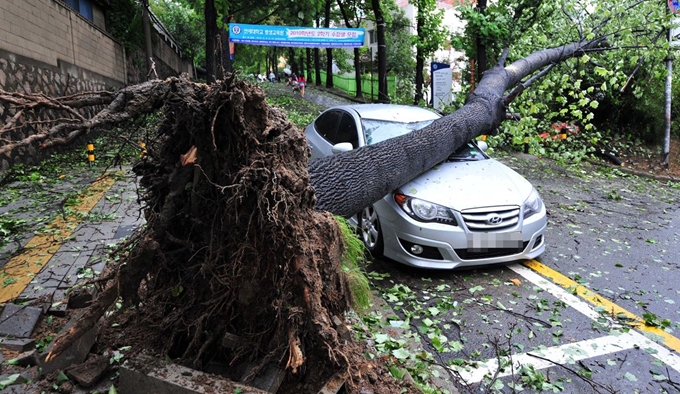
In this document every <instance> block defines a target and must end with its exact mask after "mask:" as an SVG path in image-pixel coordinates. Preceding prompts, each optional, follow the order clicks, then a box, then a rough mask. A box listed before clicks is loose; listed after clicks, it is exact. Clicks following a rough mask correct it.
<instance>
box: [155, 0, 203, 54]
mask: <svg viewBox="0 0 680 394" xmlns="http://www.w3.org/2000/svg"><path fill="white" fill-rule="evenodd" d="M149 6H150V7H151V10H152V11H153V13H154V14H155V15H156V16H157V17H158V19H160V20H161V22H163V25H164V26H165V27H166V28H167V29H168V30H169V31H170V34H171V35H172V37H173V38H174V39H175V40H176V41H177V43H178V44H179V46H180V48H182V53H183V55H184V56H186V57H188V58H189V59H194V60H197V61H198V60H203V59H205V21H204V18H203V15H202V14H200V13H199V12H197V11H196V10H195V9H194V8H192V7H191V5H190V4H188V3H187V2H186V1H178V0H172V1H171V0H151V1H150V2H149Z"/></svg>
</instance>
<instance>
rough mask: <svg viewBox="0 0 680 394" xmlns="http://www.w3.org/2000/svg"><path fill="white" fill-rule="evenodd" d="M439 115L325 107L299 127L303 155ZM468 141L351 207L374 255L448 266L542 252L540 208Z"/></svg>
mask: <svg viewBox="0 0 680 394" xmlns="http://www.w3.org/2000/svg"><path fill="white" fill-rule="evenodd" d="M439 117H440V115H438V114H437V113H435V112H433V111H431V110H429V109H426V108H421V107H414V106H406V105H393V104H354V105H343V106H337V107H333V108H330V109H328V110H326V111H324V112H322V113H321V114H320V115H319V117H318V118H316V120H315V121H314V122H313V123H312V124H310V125H309V126H307V128H306V129H305V135H306V137H307V141H308V142H309V145H310V148H311V152H312V153H311V160H314V159H316V158H319V157H324V156H329V155H335V154H341V153H342V152H346V151H348V150H352V149H359V148H361V147H362V146H364V145H370V144H376V143H378V142H380V141H384V140H386V139H389V138H394V137H398V136H400V135H403V134H405V133H410V132H411V131H413V130H418V129H420V128H423V127H425V126H427V125H429V124H430V123H432V122H433V121H434V120H436V119H438V118H439ZM486 150H487V145H486V142H484V141H470V142H468V143H467V144H465V145H463V146H461V147H460V148H459V149H457V150H456V151H455V152H453V153H452V154H451V155H450V156H449V157H448V159H447V160H445V161H444V162H441V163H439V164H438V165H436V166H435V167H434V168H432V169H430V170H429V171H426V172H425V173H423V174H421V175H419V176H418V177H416V178H415V179H413V180H411V181H410V182H408V183H407V184H405V185H402V186H401V187H399V188H398V189H397V190H394V191H393V192H392V193H389V194H388V195H386V196H385V197H383V198H382V199H381V200H379V201H376V202H375V203H373V204H372V205H370V206H367V207H366V208H364V209H363V210H362V211H361V212H358V213H357V215H355V216H354V217H353V218H352V219H351V220H350V223H352V224H354V225H355V226H356V228H357V229H358V231H359V233H360V236H361V239H362V240H363V242H364V244H365V245H366V247H367V249H368V250H369V252H371V254H372V255H373V256H374V257H377V256H384V257H387V258H389V259H391V260H394V261H397V262H399V263H402V264H406V265H409V266H414V267H421V268H436V269H452V268H459V267H469V266H479V265H487V264H498V263H508V262H512V261H516V260H524V259H533V258H536V257H538V256H539V255H541V254H542V253H543V252H544V251H545V243H544V239H543V234H544V232H545V230H546V226H547V217H546V210H545V206H544V204H543V201H542V200H541V197H540V196H539V194H538V192H537V191H536V189H535V188H534V187H533V186H532V185H531V184H530V183H529V182H528V181H527V180H526V179H524V178H523V177H522V176H521V175H519V174H518V173H517V172H515V171H513V170H512V169H510V168H509V167H507V166H505V165H504V164H502V163H500V162H498V161H496V160H494V159H492V158H490V157H489V156H488V155H487V154H486Z"/></svg>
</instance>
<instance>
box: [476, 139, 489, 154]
mask: <svg viewBox="0 0 680 394" xmlns="http://www.w3.org/2000/svg"><path fill="white" fill-rule="evenodd" d="M476 142H477V146H478V147H479V150H481V151H482V152H486V150H487V149H489V144H487V143H486V141H482V140H479V141H476Z"/></svg>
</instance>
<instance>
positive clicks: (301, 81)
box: [298, 74, 307, 97]
mask: <svg viewBox="0 0 680 394" xmlns="http://www.w3.org/2000/svg"><path fill="white" fill-rule="evenodd" d="M306 84H307V80H306V79H305V75H304V74H302V75H300V77H299V78H298V86H300V96H302V97H305V85H306Z"/></svg>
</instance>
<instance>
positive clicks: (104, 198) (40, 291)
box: [0, 169, 144, 315]
mask: <svg viewBox="0 0 680 394" xmlns="http://www.w3.org/2000/svg"><path fill="white" fill-rule="evenodd" d="M99 175H100V173H98V172H95V171H94V170H89V171H88V170H86V169H80V170H78V173H77V174H76V175H71V176H69V177H68V178H67V179H65V180H63V181H59V182H57V183H51V182H45V184H44V185H40V184H39V183H37V182H35V181H33V182H30V181H29V182H26V181H23V182H14V183H12V184H9V185H7V186H6V188H3V190H2V191H0V201H4V202H7V201H10V202H9V203H7V204H5V205H4V206H1V207H0V215H4V216H6V217H13V218H19V219H23V220H26V222H27V223H28V226H27V227H28V230H27V234H25V235H23V236H19V237H17V238H16V239H12V240H5V241H9V242H8V243H7V244H6V245H5V246H4V247H2V248H0V267H2V268H0V282H2V284H1V285H0V302H2V303H15V304H31V303H35V302H37V303H38V304H39V305H41V306H42V307H43V309H44V310H45V311H46V312H47V313H48V314H49V313H53V314H57V315H59V314H62V313H63V312H64V311H65V308H66V296H67V292H68V290H69V289H71V288H72V287H73V286H74V285H75V284H76V283H78V281H79V280H83V279H87V278H92V277H94V276H96V275H98V274H99V273H101V272H102V270H103V269H104V267H105V266H106V262H107V251H108V250H110V249H112V248H113V247H114V246H115V245H117V244H118V243H119V242H120V241H121V240H122V239H124V238H125V237H127V236H129V235H130V234H132V232H133V231H134V230H135V229H136V228H138V227H139V226H140V225H141V224H143V223H144V219H143V218H142V217H141V211H140V207H139V204H138V202H137V190H136V187H137V182H136V179H135V176H134V174H132V173H131V172H130V171H129V170H122V171H117V172H115V173H114V175H113V176H114V177H115V179H113V180H112V181H113V184H112V185H111V186H108V185H107V187H106V188H105V189H104V190H101V192H100V194H98V195H97V196H99V195H101V198H99V199H98V201H95V202H94V206H93V207H92V208H91V209H89V210H88V211H87V212H85V213H83V212H80V213H77V214H73V213H72V211H78V208H79V206H78V204H79V203H81V202H76V203H75V204H73V203H71V202H70V200H69V196H73V195H74V194H75V193H78V192H82V193H83V194H84V195H87V194H88V193H90V189H88V187H90V188H91V186H90V185H92V182H93V180H94V179H96V178H97V177H98V176H99ZM17 190H18V191H20V197H19V198H16V195H15V196H14V197H12V196H11V193H12V192H14V191H17ZM64 218H66V219H65V220H63V221H64V222H65V224H62V225H61V227H60V226H55V228H56V229H55V228H53V229H50V223H54V221H55V220H60V219H64ZM46 224H47V226H46ZM46 229H47V230H46ZM38 237H42V238H38ZM36 239H40V240H41V241H40V242H38V243H35V240H36ZM32 240H33V241H34V242H33V243H31V241H32ZM27 245H31V246H30V247H29V248H27V247H26V246H27ZM27 254H33V255H36V256H42V257H43V258H47V257H49V259H48V260H47V261H40V259H39V258H38V259H37V260H36V261H32V260H31V259H30V258H29V259H27V262H26V263H25V265H27V266H31V265H39V267H37V268H35V267H28V268H33V272H35V271H36V270H37V272H35V273H33V272H27V273H26V274H25V275H26V276H28V277H29V278H28V279H30V281H28V280H27V284H26V285H21V287H23V288H20V289H19V291H15V292H14V293H12V292H8V291H7V289H8V288H10V287H12V286H14V285H15V283H14V282H20V281H21V280H22V279H24V278H20V277H17V275H16V274H15V275H14V276H9V275H7V264H8V262H11V261H16V260H17V259H21V258H22V256H25V255H27ZM34 260H35V258H34ZM14 294H18V296H16V297H14V296H13V295H14ZM10 295H12V296H11V297H10Z"/></svg>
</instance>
